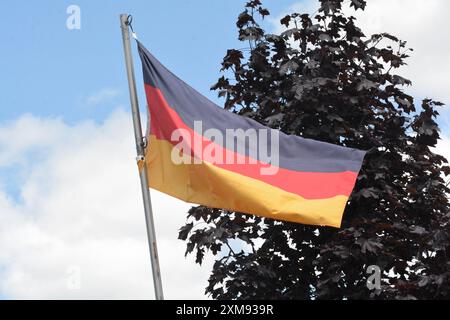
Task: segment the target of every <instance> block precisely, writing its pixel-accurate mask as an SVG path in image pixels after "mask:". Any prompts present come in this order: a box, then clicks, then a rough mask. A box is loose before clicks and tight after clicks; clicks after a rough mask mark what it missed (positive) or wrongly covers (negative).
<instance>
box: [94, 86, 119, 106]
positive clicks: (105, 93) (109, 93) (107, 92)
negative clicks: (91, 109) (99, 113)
mask: <svg viewBox="0 0 450 320" xmlns="http://www.w3.org/2000/svg"><path fill="white" fill-rule="evenodd" d="M119 94H120V91H119V90H116V89H111V88H105V89H102V90H100V91H98V92H95V93H94V94H92V95H90V96H89V97H87V99H86V104H88V105H97V104H100V103H102V102H105V101H110V100H111V99H112V98H115V97H117V96H118V95H119Z"/></svg>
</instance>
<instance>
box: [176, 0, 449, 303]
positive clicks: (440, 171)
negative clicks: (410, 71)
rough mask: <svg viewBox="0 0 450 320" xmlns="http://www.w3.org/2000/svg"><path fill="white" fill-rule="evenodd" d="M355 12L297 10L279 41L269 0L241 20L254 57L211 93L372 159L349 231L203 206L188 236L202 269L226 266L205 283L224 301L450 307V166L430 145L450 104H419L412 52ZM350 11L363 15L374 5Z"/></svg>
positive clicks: (334, 7) (249, 7) (349, 216)
mask: <svg viewBox="0 0 450 320" xmlns="http://www.w3.org/2000/svg"><path fill="white" fill-rule="evenodd" d="M343 3H344V1H343V0H320V9H319V10H318V12H317V15H315V16H314V17H313V16H310V15H308V14H299V13H292V14H289V15H287V16H286V17H284V18H283V19H281V21H280V22H281V24H283V25H285V26H286V31H284V32H282V33H281V34H279V35H275V34H266V33H265V32H264V30H263V29H262V28H261V27H260V25H259V24H258V21H259V20H260V19H261V18H262V19H263V18H264V17H265V16H267V15H269V11H268V10H267V9H265V8H263V7H262V4H261V2H260V1H259V0H252V1H250V2H248V3H247V4H246V5H245V9H244V11H243V12H242V13H241V14H240V15H239V17H238V20H237V24H236V25H237V27H238V30H239V39H240V40H241V41H245V42H248V43H250V48H249V49H247V50H244V49H230V50H228V51H227V53H226V55H225V57H224V59H223V62H222V71H223V72H224V75H223V76H222V77H221V78H220V79H219V80H218V82H217V83H216V84H215V85H214V86H213V87H212V89H214V90H218V94H219V96H223V97H225V98H226V102H225V108H227V109H229V110H230V111H231V112H236V113H239V114H242V115H245V116H248V117H251V118H253V119H255V120H257V121H259V122H261V123H263V124H265V125H268V126H271V127H273V128H277V129H279V130H281V131H283V132H285V133H288V134H296V135H299V136H302V137H305V138H312V139H316V140H321V141H326V142H331V143H334V144H340V145H343V146H348V147H352V148H359V149H363V150H371V151H370V152H369V153H368V155H367V156H366V159H365V162H364V164H363V168H362V170H361V172H360V175H359V177H358V181H357V185H356V187H355V190H354V192H353V194H352V196H351V198H350V199H349V202H348V205H347V208H346V211H345V214H344V219H343V224H342V227H341V228H340V229H335V228H328V227H315V226H308V225H301V224H295V223H288V222H281V221H274V220H270V219H264V218H259V217H255V216H251V215H245V214H241V213H238V212H229V211H225V210H220V209H211V208H207V207H204V206H198V207H193V208H192V209H191V210H190V211H189V213H188V220H187V222H186V225H185V226H184V227H182V228H181V229H180V234H179V238H180V239H182V240H186V241H187V250H186V254H190V253H195V254H196V257H197V260H196V262H197V263H201V262H202V260H203V257H204V255H205V253H207V252H211V253H212V254H213V255H215V256H216V257H217V258H216V261H215V264H214V267H213V270H212V273H211V275H210V278H209V285H208V286H207V288H206V292H207V293H208V294H210V295H211V296H212V297H213V298H215V299H345V298H346V299H371V298H373V299H394V298H397V299H403V298H407V299H409V298H411V299H414V298H417V299H430V298H436V299H443V298H446V299H448V298H450V262H449V259H448V258H447V255H448V254H450V223H449V222H450V206H449V201H448V198H447V193H448V192H449V191H450V190H449V188H448V187H447V186H446V185H445V181H444V178H443V176H444V174H447V175H448V174H450V169H449V167H448V166H447V165H446V163H447V160H446V159H445V158H444V157H442V156H440V155H438V154H435V153H434V152H433V150H432V147H434V146H435V145H436V143H437V141H438V139H439V128H438V125H437V123H436V122H435V119H436V117H437V116H438V112H437V107H439V106H441V105H442V103H440V102H437V101H434V100H432V99H425V100H423V101H422V102H421V104H417V103H416V102H415V101H414V98H413V97H412V96H410V95H408V94H407V93H406V92H405V91H404V88H405V87H406V86H409V85H411V81H410V80H408V79H405V78H403V77H401V76H400V75H397V74H394V71H395V70H396V69H398V68H399V67H400V66H403V65H405V59H406V58H408V54H409V53H410V52H411V51H412V49H408V48H407V47H406V42H405V41H402V40H400V39H398V38H397V37H395V36H393V35H390V34H388V33H382V34H374V35H371V36H365V35H364V34H363V32H362V30H360V29H359V28H358V27H357V26H356V20H355V18H354V17H352V16H346V15H345V14H344V12H343V10H342V6H343ZM350 6H351V7H352V8H353V10H364V8H365V6H366V1H364V0H351V1H350ZM430 50H431V49H430ZM238 242H241V243H242V244H245V245H242V244H241V245H236V243H238ZM231 244H234V245H231ZM233 248H234V249H233ZM236 248H239V249H236ZM371 265H376V266H378V267H379V268H380V269H381V270H382V271H383V272H382V279H381V290H370V289H369V288H368V287H367V278H368V277H369V276H370V275H371V274H370V273H369V274H368V273H367V272H366V271H367V268H368V267H369V266H371Z"/></svg>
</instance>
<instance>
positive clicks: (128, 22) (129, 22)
mask: <svg viewBox="0 0 450 320" xmlns="http://www.w3.org/2000/svg"><path fill="white" fill-rule="evenodd" d="M132 22H133V16H132V15H131V14H129V15H128V17H127V26H129V27H130V29H131V36H132V37H133V39H135V40H138V37H137V34H136V32H134V30H133V25H132V24H131V23H132Z"/></svg>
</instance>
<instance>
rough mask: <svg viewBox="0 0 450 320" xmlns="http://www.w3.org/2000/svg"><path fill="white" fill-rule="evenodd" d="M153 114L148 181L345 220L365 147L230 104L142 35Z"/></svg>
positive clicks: (302, 216)
mask: <svg viewBox="0 0 450 320" xmlns="http://www.w3.org/2000/svg"><path fill="white" fill-rule="evenodd" d="M138 51H139V55H140V58H141V61H142V68H143V75H144V85H145V93H146V98H147V105H148V109H149V114H150V120H149V130H148V132H147V147H146V155H145V160H144V161H142V162H141V163H140V166H141V168H142V166H144V165H145V166H146V167H147V174H148V180H149V187H151V188H154V189H156V190H159V191H161V192H164V193H167V194H169V195H171V196H173V197H176V198H179V199H181V200H184V201H186V202H190V203H196V204H201V205H205V206H208V207H213V208H222V209H225V210H229V211H237V212H242V213H247V214H254V215H259V216H263V217H267V218H272V219H278V220H285V221H291V222H298V223H303V224H312V225H324V226H333V227H339V226H340V225H341V220H342V215H343V212H344V209H345V206H346V204H347V201H348V198H349V196H350V194H351V192H352V190H353V188H354V185H355V182H356V179H357V176H358V172H359V170H360V168H361V165H362V161H363V158H364V155H365V152H364V151H361V150H357V149H352V148H346V147H343V146H338V145H333V144H330V143H325V142H320V141H315V140H311V139H304V138H301V137H298V136H294V135H286V134H284V133H282V132H280V131H278V130H274V129H270V128H268V127H265V126H263V125H261V124H260V123H258V122H256V121H254V120H252V119H250V118H247V117H243V116H240V115H237V114H235V113H233V112H230V111H227V110H225V109H223V108H220V107H219V106H217V105H215V104H214V103H213V102H211V101H210V100H208V99H207V98H206V97H204V96H203V95H201V94H200V93H198V92H197V91H196V90H194V89H193V88H191V87H190V86H189V85H187V84H186V83H185V82H183V81H182V80H181V79H179V78H178V77H177V76H176V75H174V74H173V73H172V72H170V71H169V70H168V69H167V68H166V67H164V66H163V65H162V64H161V63H160V62H159V61H158V60H157V59H156V58H155V57H154V56H153V55H152V54H151V53H150V52H149V51H148V50H147V49H145V47H144V46H143V45H142V44H141V43H140V42H138Z"/></svg>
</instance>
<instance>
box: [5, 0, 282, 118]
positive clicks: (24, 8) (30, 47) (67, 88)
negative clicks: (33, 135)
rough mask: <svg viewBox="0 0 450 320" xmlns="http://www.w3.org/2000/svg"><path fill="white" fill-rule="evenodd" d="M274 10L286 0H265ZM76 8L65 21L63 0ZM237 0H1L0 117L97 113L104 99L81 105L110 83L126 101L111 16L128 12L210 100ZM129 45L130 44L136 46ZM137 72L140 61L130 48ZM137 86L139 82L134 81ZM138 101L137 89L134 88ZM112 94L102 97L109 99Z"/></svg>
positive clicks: (164, 57)
mask: <svg viewBox="0 0 450 320" xmlns="http://www.w3.org/2000/svg"><path fill="white" fill-rule="evenodd" d="M266 2H267V6H268V7H270V9H271V10H272V11H273V12H274V13H275V14H276V13H277V12H281V11H283V10H285V9H286V7H288V6H289V1H273V0H272V1H266ZM72 3H74V4H77V5H78V6H79V7H80V8H81V29H80V30H69V29H67V28H66V19H67V17H68V14H67V13H66V8H67V7H68V6H69V5H70V4H72ZM243 3H244V1H207V0H190V1H179V0H178V1H175V0H169V1H76V2H72V1H70V2H69V1H39V2H24V1H1V3H0V10H1V11H2V12H4V13H5V14H4V17H3V18H2V19H1V21H0V25H1V30H2V31H1V32H2V39H3V44H2V48H3V49H2V53H1V55H2V59H1V61H0V64H1V70H2V80H1V85H2V95H1V96H0V105H1V106H2V108H0V121H5V120H9V119H15V118H16V117H18V116H19V115H21V114H23V113H25V112H31V113H33V114H34V115H39V116H58V117H63V118H64V120H66V121H68V122H69V123H72V122H75V121H78V120H80V119H85V118H89V119H95V120H102V119H104V118H105V117H106V116H107V115H108V114H109V113H110V112H111V109H110V108H108V107H110V106H111V105H109V106H108V105H95V106H92V105H86V100H87V99H88V97H89V96H91V95H93V94H95V93H96V92H99V91H101V90H102V89H105V88H106V89H109V90H117V91H118V92H119V93H118V94H117V96H115V97H114V98H115V99H114V101H113V102H114V104H113V105H118V104H120V105H123V106H125V107H126V106H128V93H127V92H126V90H127V84H126V77H125V72H124V63H123V52H122V42H121V41H122V40H121V34H120V28H119V19H118V16H119V14H120V13H125V12H127V13H131V14H132V15H133V16H134V23H133V25H134V28H135V31H136V32H137V33H138V36H139V39H140V40H141V41H142V42H143V43H144V44H145V45H146V46H147V47H148V48H149V49H150V50H151V51H152V52H153V53H154V54H155V55H156V56H157V57H158V58H159V59H160V60H161V61H162V62H163V63H164V64H166V65H167V67H169V68H170V69H172V70H174V71H176V73H177V74H178V75H179V76H180V77H181V78H183V79H184V80H186V81H187V82H188V83H190V84H191V85H192V86H193V87H195V88H197V89H198V90H200V91H201V92H202V93H204V94H206V95H207V96H208V97H210V98H211V99H213V100H215V101H217V100H216V94H215V93H214V92H210V91H209V87H210V86H211V85H212V84H213V83H214V82H215V80H217V78H218V76H219V69H220V61H221V59H222V57H223V56H224V54H225V52H226V49H228V48H232V47H236V46H237V47H239V46H242V44H240V43H239V42H238V41H237V40H236V30H235V29H236V28H235V20H236V16H237V15H238V14H239V12H241V11H242V8H243ZM135 53H136V52H135ZM135 65H136V70H137V73H136V74H137V80H138V83H139V85H140V84H141V73H140V69H139V68H140V66H139V61H138V59H137V57H136V56H135ZM139 89H141V87H139ZM139 92H140V97H141V101H143V99H142V90H139ZM111 100H112V99H110V100H109V101H106V102H110V103H111V102H112V101H111Z"/></svg>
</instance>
